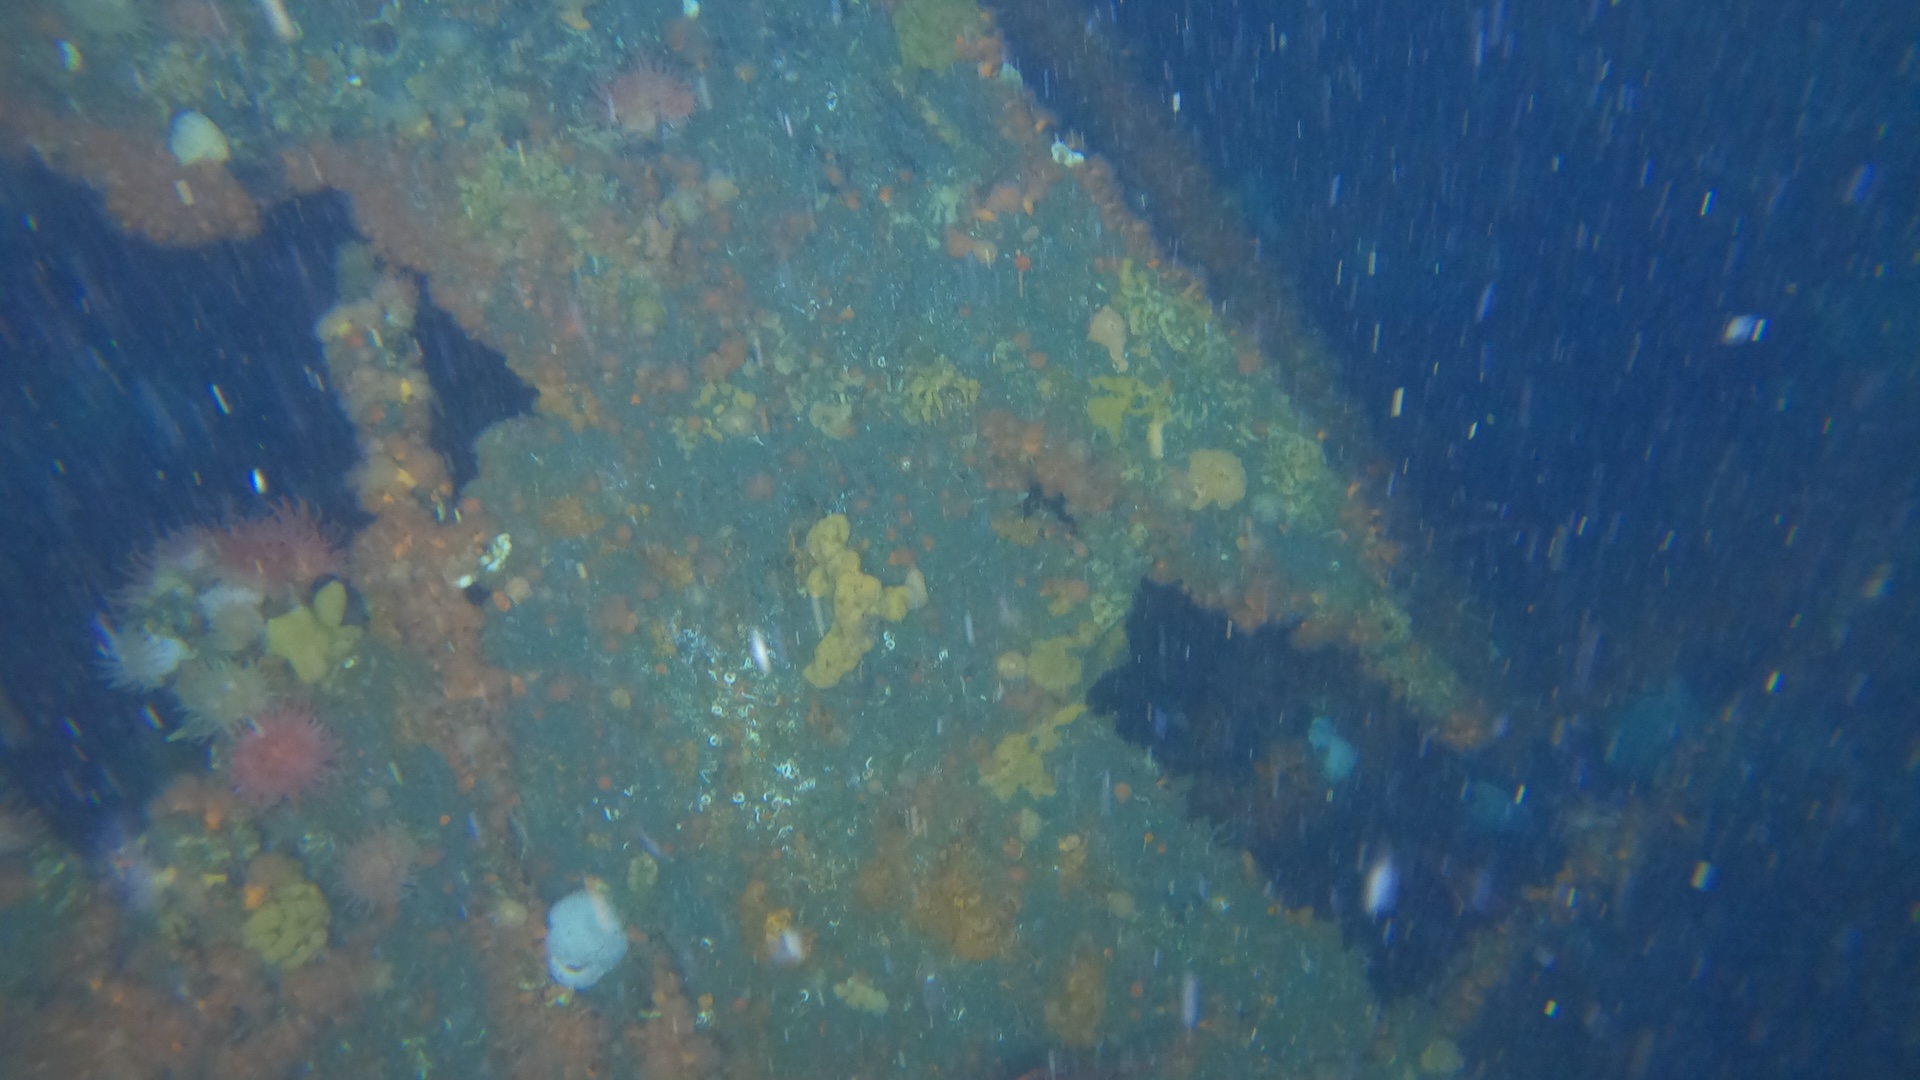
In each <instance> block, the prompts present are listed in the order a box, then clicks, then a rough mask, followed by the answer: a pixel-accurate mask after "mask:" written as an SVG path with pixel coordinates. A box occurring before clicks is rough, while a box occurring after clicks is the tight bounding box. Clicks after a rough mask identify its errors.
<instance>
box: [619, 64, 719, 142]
mask: <svg viewBox="0 0 1920 1080" xmlns="http://www.w3.org/2000/svg"><path fill="white" fill-rule="evenodd" d="M599 104H600V106H601V119H602V121H603V122H604V123H606V124H607V125H608V126H609V127H613V128H617V129H619V130H620V131H621V132H624V133H625V134H628V135H632V136H635V137H637V138H641V139H651V138H654V137H655V136H657V135H659V134H660V129H661V128H663V127H664V128H672V127H676V126H678V125H679V124H681V123H684V122H685V121H686V120H687V119H688V118H689V117H691V116H692V115H693V114H694V111H695V110H697V109H698V108H699V107H700V101H699V99H698V98H696V97H694V95H693V87H691V86H689V85H687V83H686V82H685V81H684V80H682V79H678V78H676V77H674V76H673V75H672V74H671V73H669V72H668V71H667V70H666V69H664V68H662V67H660V66H658V65H655V64H652V63H649V62H648V61H646V60H640V61H638V62H636V63H635V64H634V65H633V66H632V67H630V68H628V69H627V70H626V71H625V72H624V73H622V74H620V75H618V76H616V77H615V78H614V79H613V80H612V81H611V82H608V83H607V84H606V85H604V86H602V87H601V88H600V101H599Z"/></svg>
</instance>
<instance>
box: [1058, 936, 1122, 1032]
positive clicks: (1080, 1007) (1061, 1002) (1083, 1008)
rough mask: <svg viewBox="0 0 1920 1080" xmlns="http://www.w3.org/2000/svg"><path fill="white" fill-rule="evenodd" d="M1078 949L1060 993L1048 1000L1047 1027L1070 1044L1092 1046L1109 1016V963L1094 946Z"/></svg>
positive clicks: (1068, 967) (1068, 966)
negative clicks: (1107, 963)
mask: <svg viewBox="0 0 1920 1080" xmlns="http://www.w3.org/2000/svg"><path fill="white" fill-rule="evenodd" d="M1075 952H1076V955H1075V957H1074V959H1073V962H1072V963H1070V964H1068V965H1067V974H1066V978H1065V979H1064V980H1063V981H1062V983H1061V986H1060V990H1059V992H1057V993H1055V994H1054V995H1053V996H1051V997H1049V998H1048V999H1047V1006H1046V1018H1047V1030H1048V1031H1051V1032H1053V1034H1054V1037H1055V1038H1057V1039H1059V1040H1060V1041H1061V1042H1063V1043H1065V1044H1066V1045H1068V1046H1092V1045H1093V1044H1094V1042H1095V1040H1097V1039H1098V1038H1099V1034H1100V1021H1101V1020H1103V1019H1104V1018H1105V1017H1106V1015H1107V965H1106V962H1105V961H1104V960H1103V959H1102V958H1101V956H1100V954H1099V953H1098V952H1096V951H1094V950H1092V949H1089V948H1081V949H1077V950H1075Z"/></svg>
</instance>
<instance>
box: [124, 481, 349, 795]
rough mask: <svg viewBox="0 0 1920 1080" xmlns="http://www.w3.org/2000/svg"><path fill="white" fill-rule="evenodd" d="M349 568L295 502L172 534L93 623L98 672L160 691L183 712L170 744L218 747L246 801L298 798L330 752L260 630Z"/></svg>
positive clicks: (133, 687) (317, 777) (318, 776)
mask: <svg viewBox="0 0 1920 1080" xmlns="http://www.w3.org/2000/svg"><path fill="white" fill-rule="evenodd" d="M344 569H345V559H344V557H343V556H342V555H341V553H340V551H339V549H337V548H336V547H335V546H334V544H333V541H332V538H331V537H330V536H329V534H328V531H327V529H326V528H325V527H324V526H323V525H322V524H321V523H320V521H319V520H318V519H317V518H316V517H314V515H313V514H312V513H311V512H310V511H309V510H308V509H307V508H306V507H305V506H304V505H301V504H297V503H290V502H282V503H279V504H277V505H275V506H274V507H273V508H272V510H271V511H270V512H269V513H268V514H266V515H265V516H263V517H258V518H252V519H246V520H239V521H235V522H232V523H230V524H228V525H226V526H224V527H222V528H218V529H212V528H192V529H187V530H185V531H183V532H179V533H176V534H173V535H171V536H168V537H166V538H164V539H162V540H161V541H159V542H158V543H157V544H155V545H154V547H153V548H152V550H151V551H149V552H147V553H146V554H144V555H143V556H141V557H140V558H138V559H137V560H136V561H135V563H134V567H133V573H132V574H131V580H130V581H129V583H128V585H127V586H126V587H125V588H124V589H122V590H121V591H120V592H119V593H118V595H116V596H115V598H114V601H113V604H112V606H111V609H110V610H111V615H103V616H101V617H100V618H99V619H98V620H97V636H98V640H99V653H100V666H101V673H102V675H103V676H104V677H105V678H106V680H107V681H108V682H109V683H110V684H111V685H113V686H114V687H116V688H118V689H123V690H128V691H133V692H154V691H165V692H166V693H167V694H168V695H169V696H170V697H171V698H172V699H173V701H174V703H175V704H176V705H177V706H178V710H179V716H180V722H179V726H178V728H177V729H176V730H175V731H174V732H173V734H172V736H171V737H172V738H191V739H199V740H208V739H219V740H221V741H222V743H223V745H224V747H225V756H226V758H227V760H228V761H229V762H230V768H231V770H232V773H233V781H234V784H235V786H236V789H237V790H238V791H239V793H240V794H241V796H242V797H243V798H245V799H246V800H247V801H248V802H250V803H253V804H255V805H256V806H262V807H264V806H270V805H272V804H274V803H276V802H279V801H280V800H282V799H292V800H297V799H298V798H299V797H300V795H301V794H302V793H304V792H306V791H308V790H311V789H312V788H313V787H314V786H315V785H317V784H318V783H319V782H320V781H321V780H323V779H324V778H325V776H326V775H327V772H328V769H329V766H330V763H331V761H332V760H333V757H334V756H335V753H334V751H335V748H334V744H333V741H332V738H331V736H329V735H328V734H327V732H326V730H325V729H324V728H323V727H322V726H321V725H320V723H319V721H318V720H316V719H315V718H314V717H313V715H312V713H311V712H309V711H307V710H306V709H305V708H304V707H301V706H298V705H293V704H289V703H288V700H287V699H288V695H289V693H290V690H291V688H292V685H293V683H292V680H291V679H290V678H289V675H288V672H287V671H286V665H285V663H284V662H282V661H281V660H280V659H278V658H276V657H273V656H270V655H269V654H268V634H267V623H268V621H269V620H270V619H272V618H273V617H275V616H277V615H280V614H283V613H285V612H287V611H290V610H292V609H293V608H295V607H297V606H299V605H301V604H304V603H306V602H307V600H308V597H309V593H310V592H311V590H312V589H313V588H314V586H315V584H316V582H320V581H322V580H324V579H326V578H328V577H331V576H335V575H338V574H340V573H341V572H342V571H343V570H344Z"/></svg>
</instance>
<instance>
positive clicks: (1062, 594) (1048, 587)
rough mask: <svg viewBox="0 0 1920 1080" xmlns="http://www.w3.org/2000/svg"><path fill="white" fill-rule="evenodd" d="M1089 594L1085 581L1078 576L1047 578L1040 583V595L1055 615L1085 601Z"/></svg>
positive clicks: (1061, 613)
mask: <svg viewBox="0 0 1920 1080" xmlns="http://www.w3.org/2000/svg"><path fill="white" fill-rule="evenodd" d="M1090 595H1091V590H1090V589H1089V588H1088V586H1087V583H1086V582H1085V581H1084V580H1082V579H1080V578H1048V579H1046V580H1045V581H1043V582H1041V583H1040V596H1041V597H1042V598H1043V599H1045V600H1046V602H1047V610H1048V611H1051V612H1052V613H1054V614H1055V615H1065V614H1066V613H1067V612H1069V611H1072V610H1073V609H1074V608H1077V607H1079V606H1080V605H1081V604H1084V603H1086V602H1087V598H1088V596H1090Z"/></svg>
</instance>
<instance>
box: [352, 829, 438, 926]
mask: <svg viewBox="0 0 1920 1080" xmlns="http://www.w3.org/2000/svg"><path fill="white" fill-rule="evenodd" d="M419 861H420V845H419V844H417V843H415V842H414V839H413V837H411V836H408V835H407V834H406V832H405V831H404V830H401V829H399V828H385V829H376V830H374V831H373V832H370V833H368V834H367V835H365V836H363V837H361V838H360V839H358V840H356V841H354V842H353V843H352V844H351V845H349V846H348V847H347V849H346V851H345V852H343V853H342V855H341V860H340V884H341V886H342V887H344V888H345V889H346V891H347V895H348V896H350V897H352V898H353V902H354V903H355V904H358V905H360V906H361V907H363V908H366V909H368V910H370V911H385V910H392V909H393V908H396V907H398V906H399V905H400V901H401V900H402V899H403V898H404V897H405V896H406V895H407V893H408V892H410V891H411V890H412V889H413V868H414V866H415V864H417V863H418V862H419Z"/></svg>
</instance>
